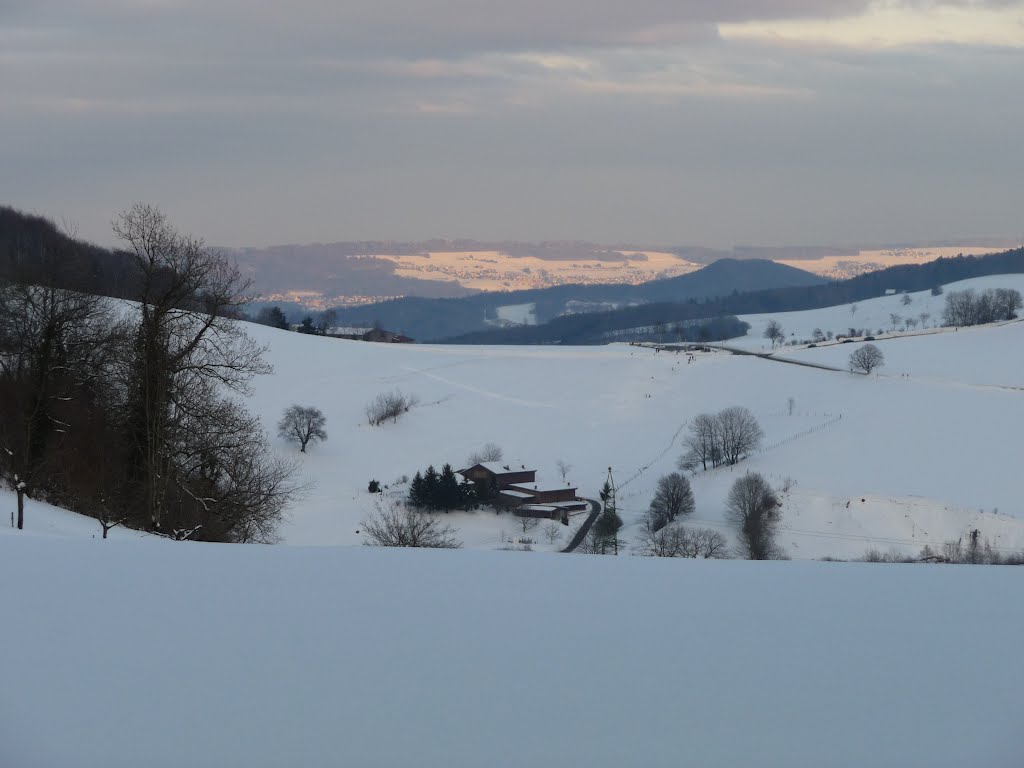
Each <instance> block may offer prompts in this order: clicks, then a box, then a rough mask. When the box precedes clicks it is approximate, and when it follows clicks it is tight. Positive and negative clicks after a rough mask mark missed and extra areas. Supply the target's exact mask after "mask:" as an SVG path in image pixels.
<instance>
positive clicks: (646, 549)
mask: <svg viewBox="0 0 1024 768" xmlns="http://www.w3.org/2000/svg"><path fill="white" fill-rule="evenodd" d="M683 537H684V531H683V528H682V527H681V526H675V525H667V526H664V527H662V528H658V529H657V530H655V529H653V528H651V527H650V526H645V527H644V529H643V530H642V531H640V533H639V535H638V536H637V538H636V540H635V541H634V543H633V552H635V553H636V554H638V555H640V556H641V557H682V549H683V545H682V540H683Z"/></svg>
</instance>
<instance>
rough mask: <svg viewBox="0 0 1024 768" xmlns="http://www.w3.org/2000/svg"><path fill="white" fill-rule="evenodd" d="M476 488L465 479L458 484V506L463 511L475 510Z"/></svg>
mask: <svg viewBox="0 0 1024 768" xmlns="http://www.w3.org/2000/svg"><path fill="white" fill-rule="evenodd" d="M476 503H477V501H476V487H475V486H474V485H473V484H472V483H471V482H469V480H468V479H467V478H465V477H464V478H462V482H461V483H460V484H459V506H460V507H462V508H463V509H476Z"/></svg>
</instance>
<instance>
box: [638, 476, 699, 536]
mask: <svg viewBox="0 0 1024 768" xmlns="http://www.w3.org/2000/svg"><path fill="white" fill-rule="evenodd" d="M694 508H695V506H694V501H693V491H692V490H691V489H690V481H689V480H687V479H686V477H685V476H683V475H682V474H680V473H679V472H671V473H669V474H667V475H664V476H663V477H660V478H658V487H657V489H656V490H655V492H654V498H653V499H652V500H651V506H650V509H649V510H648V512H647V519H648V527H650V528H652V529H654V530H658V529H659V528H663V527H665V526H666V525H667V524H668V523H671V522H672V521H673V520H675V519H676V518H677V517H679V516H680V515H688V514H691V513H692V512H693V510H694Z"/></svg>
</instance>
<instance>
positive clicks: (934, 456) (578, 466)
mask: <svg viewBox="0 0 1024 768" xmlns="http://www.w3.org/2000/svg"><path fill="white" fill-rule="evenodd" d="M991 280H992V283H993V284H1006V282H1007V281H998V280H995V279H991ZM890 298H891V297H890ZM939 298H941V297H939ZM920 300H921V297H920V296H915V297H914V301H915V302H917V301H920ZM880 301H881V300H880ZM864 303H865V304H866V303H867V302H864ZM842 311H845V310H842ZM809 314H810V313H809ZM858 314H859V313H858ZM787 322H790V323H791V324H792V321H791V320H787ZM808 322H809V323H810V322H813V323H814V324H817V323H818V321H817V320H813V319H811V320H808ZM250 332H251V333H252V334H253V335H254V336H256V337H257V338H258V339H259V340H260V341H261V342H264V343H266V344H268V345H269V347H270V351H269V355H268V357H269V359H270V360H271V361H272V362H273V364H274V366H275V369H276V373H275V374H274V375H273V376H265V377H262V378H260V379H258V380H257V381H256V391H255V395H254V397H253V400H252V401H251V403H250V406H251V407H252V408H253V409H254V410H256V411H257V412H258V413H261V414H263V416H264V419H265V421H266V423H268V424H273V423H274V421H275V420H276V418H277V416H278V415H279V414H280V413H281V411H282V410H283V409H284V408H285V407H287V406H288V405H289V404H291V403H300V404H303V405H316V406H318V407H320V408H322V409H323V410H324V413H325V414H326V415H327V419H328V422H327V426H328V432H329V433H330V439H329V440H328V441H327V442H326V443H323V444H317V445H313V446H310V447H309V448H308V449H307V453H306V454H299V453H298V451H297V449H296V448H294V447H293V446H290V445H288V444H286V443H284V442H283V441H276V442H275V445H276V447H277V448H278V449H279V450H281V451H283V452H288V453H291V454H292V455H294V456H296V457H298V458H299V459H300V460H301V462H302V466H303V471H304V473H305V475H306V476H307V477H308V478H310V479H312V480H314V481H315V482H316V483H317V488H316V489H315V490H314V491H313V492H312V493H311V494H310V495H309V497H308V498H307V499H306V500H305V501H303V502H302V503H300V504H298V505H296V506H295V508H294V509H293V510H292V511H291V514H290V517H289V520H288V522H287V523H286V524H285V525H284V526H283V528H282V534H283V536H284V540H285V541H286V542H287V543H290V544H328V545H329V544H357V543H360V542H361V541H362V536H361V534H360V533H359V532H358V531H359V530H360V522H361V521H362V520H363V519H364V518H365V516H366V515H367V514H369V513H370V512H372V511H373V507H374V502H375V501H376V500H377V499H376V497H374V496H373V495H371V494H369V493H368V492H367V490H366V487H367V484H368V482H369V481H370V479H377V480H379V481H381V482H382V483H385V484H387V485H388V486H390V487H389V488H388V490H387V493H390V494H392V495H394V496H401V495H403V494H404V489H403V488H401V487H399V486H396V485H395V481H396V479H397V478H399V477H400V476H402V475H408V476H412V475H413V474H414V473H415V472H416V470H422V469H425V468H426V466H427V465H428V464H433V465H434V466H435V467H437V468H440V466H441V465H442V464H443V463H445V462H450V463H451V464H452V466H453V467H455V468H456V469H458V468H460V467H462V466H464V465H465V463H466V459H467V457H468V455H469V454H470V453H471V452H473V451H474V450H477V449H479V448H480V447H481V446H482V445H484V444H485V443H488V442H494V443H497V444H498V445H500V446H501V447H502V448H503V449H504V453H505V457H506V460H508V461H512V460H514V461H515V463H516V465H517V466H518V464H520V463H525V464H526V466H527V467H528V468H531V469H532V468H536V469H538V470H539V473H540V474H543V475H546V476H548V477H559V475H558V474H557V468H556V466H555V463H556V461H557V460H559V459H563V460H565V461H567V462H568V463H569V464H571V465H572V467H573V468H572V470H571V472H570V473H569V475H568V478H567V480H568V481H569V482H570V483H571V484H573V485H576V486H578V488H579V493H580V495H582V496H585V497H589V498H596V497H597V494H598V491H599V490H600V487H601V485H602V483H603V482H604V480H605V478H606V476H607V473H608V467H609V466H611V467H612V468H613V474H614V478H615V480H616V482H617V484H618V486H619V503H620V512H621V513H622V516H623V517H624V519H625V521H626V523H627V527H626V529H625V531H624V536H625V538H626V539H633V538H635V536H636V534H637V532H638V530H639V525H640V520H641V516H642V515H643V513H644V511H645V510H646V508H647V506H648V504H649V502H650V499H651V497H652V495H653V493H654V488H655V484H656V482H657V479H658V477H660V476H661V475H664V474H666V473H668V472H671V471H673V470H674V469H675V463H676V460H677V459H678V457H679V455H680V454H681V452H682V445H681V441H682V438H683V436H684V435H685V430H686V425H687V424H688V423H689V421H690V420H691V419H692V418H693V417H694V416H695V415H697V414H699V413H702V412H708V411H716V410H718V409H721V408H724V407H727V406H731V405H744V406H746V407H748V408H750V409H751V410H752V411H753V412H754V414H755V415H756V416H757V418H758V419H759V420H760V422H761V424H762V426H763V427H764V430H765V433H766V438H765V441H764V449H763V450H762V451H761V452H759V453H757V454H755V455H754V456H752V457H750V458H749V459H747V460H745V461H744V462H742V463H741V464H740V465H739V466H737V467H734V468H726V469H719V470H715V471H711V472H707V473H704V472H701V473H698V474H697V475H696V476H694V477H693V479H692V483H693V488H694V494H695V496H696V502H697V511H696V513H695V514H694V516H693V518H694V519H693V521H692V522H693V523H694V524H700V525H709V526H712V527H716V528H718V529H719V530H723V531H725V532H727V533H730V534H731V532H730V531H729V529H728V528H727V527H725V526H724V524H723V507H724V499H725V497H726V494H727V493H728V489H729V486H730V485H731V483H732V482H733V481H734V480H735V479H736V477H738V476H739V475H740V474H741V473H743V472H746V471H748V470H754V471H758V472H762V473H764V474H765V475H766V476H767V477H768V479H769V480H770V481H771V482H773V483H774V484H775V485H776V486H782V485H784V484H787V480H789V481H791V482H790V483H789V486H790V490H789V492H788V493H787V494H786V498H785V500H784V501H785V506H784V513H783V528H784V529H785V531H784V536H783V541H782V543H783V545H784V547H785V549H786V550H787V552H788V553H789V555H790V556H791V557H796V558H819V557H824V556H834V557H845V558H852V557H859V556H861V555H862V554H863V553H864V552H865V550H867V549H868V548H871V547H874V548H880V549H883V550H887V549H889V548H890V547H895V548H897V549H899V550H901V551H903V552H906V553H912V554H916V553H918V552H919V551H920V549H921V548H922V546H924V545H925V544H931V545H938V546H941V544H942V543H943V542H945V541H948V540H955V539H958V538H963V537H965V536H967V535H968V532H969V531H970V530H971V529H972V528H979V529H980V530H981V535H982V538H983V539H985V538H987V539H989V540H990V542H991V543H992V544H993V545H995V546H997V547H1000V548H1002V549H1004V550H1007V551H1009V550H1019V549H1021V548H1024V520H1022V519H1020V518H1021V517H1022V516H1024V515H1022V513H1024V510H1022V509H1021V504H1020V495H1019V492H1018V487H1017V482H1016V476H1017V474H1018V472H1019V449H1020V432H1021V430H1020V428H1019V427H1012V426H1011V425H1012V424H1015V423H1016V424H1020V425H1024V399H1022V398H1024V391H1021V390H1016V389H1011V388H1008V387H1010V386H1014V385H1017V386H1019V385H1021V384H1022V383H1024V371H1021V355H1020V352H1019V351H1020V350H1021V349H1022V348H1024V324H1019V323H1018V324H1012V325H1007V326H1003V327H999V328H982V329H976V330H970V331H965V330H961V331H960V332H958V333H948V334H945V333H944V334H939V335H934V336H929V335H925V336H915V337H909V338H900V339H894V340H891V341H886V342H884V349H885V350H886V358H887V366H886V368H884V369H882V375H880V376H879V377H877V378H876V377H874V376H872V377H864V376H859V375H853V374H850V373H848V372H846V371H845V368H846V362H845V360H846V358H847V357H848V355H849V353H850V351H852V349H853V348H854V347H855V346H856V345H854V344H844V345H838V346H836V347H833V348H820V349H812V350H805V351H804V352H797V351H791V350H787V351H786V352H785V354H786V355H806V356H813V355H815V354H817V356H819V357H820V358H821V362H823V363H825V364H833V363H835V364H836V365H837V367H842V368H843V369H844V371H842V372H833V371H824V370H816V369H814V368H807V367H801V366H795V365H785V364H782V363H780V362H777V361H771V360H761V359H757V358H752V357H740V356H733V355H730V354H728V353H726V352H714V353H707V354H698V355H697V356H696V359H695V361H694V362H693V363H690V364H688V363H687V362H686V356H685V355H676V354H674V353H671V352H660V353H656V352H654V351H653V350H652V349H646V348H637V347H630V346H626V345H610V346H604V347H466V346H425V345H397V344H395V345H387V344H367V343H363V342H346V341H338V340H331V339H321V338H316V337H309V336H301V335H298V334H294V333H287V332H284V331H277V330H275V329H271V328H266V327H262V326H252V327H251V329H250ZM879 343H883V342H879ZM837 356H838V357H837ZM966 358H969V359H970V360H971V364H970V365H969V366H967V367H966V368H964V367H961V365H960V364H959V360H960V359H966ZM814 359H817V358H814ZM904 371H912V372H914V374H913V375H912V376H911V377H910V378H904V377H901V376H898V375H896V373H897V372H904ZM918 373H920V375H918ZM392 388H400V389H401V390H402V391H404V392H406V393H409V394H415V395H416V396H418V397H419V399H420V403H421V404H420V405H419V406H418V407H416V408H414V409H413V410H412V411H411V412H410V413H408V414H406V415H404V416H403V417H402V418H400V419H399V421H398V422H397V423H394V424H392V423H389V424H385V425H384V426H382V427H370V426H369V425H367V424H366V421H365V418H364V416H363V408H364V406H365V405H366V403H368V402H369V401H370V400H371V399H372V398H373V397H374V396H375V395H376V393H378V392H380V391H383V390H389V389H392ZM648 395H650V397H648ZM788 397H793V398H794V399H795V401H796V409H795V412H794V413H793V415H792V416H790V415H789V414H788V411H787V407H786V400H787V398H788ZM275 440H276V438H275ZM445 517H446V518H447V520H446V521H447V522H450V523H451V524H452V525H453V526H455V527H456V528H457V529H458V530H459V536H460V538H461V539H462V540H463V541H464V542H465V544H466V546H467V547H472V548H485V549H493V548H495V547H497V546H499V545H502V544H503V543H505V542H507V541H508V540H509V538H511V537H512V535H513V534H515V533H516V530H517V528H518V523H517V522H516V520H515V519H514V518H512V517H511V516H510V515H508V514H507V513H506V514H501V515H498V514H496V513H495V512H493V511H490V510H481V511H477V512H472V513H454V512H453V513H451V514H450V515H445ZM580 519H582V518H580ZM574 524H575V521H574ZM519 533H520V534H521V531H520V532H519ZM538 534H539V531H537V532H535V533H534V538H535V539H536V540H537V542H536V547H535V548H538V549H540V548H552V547H549V546H548V545H547V543H546V542H541V541H540V539H541V538H543V537H542V536H540V535H538ZM568 538H569V531H568V530H567V531H565V532H564V535H563V536H562V538H561V540H560V542H558V543H556V545H555V546H554V547H553V548H558V547H559V546H563V545H564V544H565V543H566V542H567V541H568Z"/></svg>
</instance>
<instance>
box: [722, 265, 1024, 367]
mask: <svg viewBox="0 0 1024 768" xmlns="http://www.w3.org/2000/svg"><path fill="white" fill-rule="evenodd" d="M896 287H898V286H896ZM968 288H970V289H973V290H975V291H983V290H985V289H988V288H1014V289H1016V290H1018V291H1020V292H1021V293H1024V275H989V276H986V277H975V278H971V279H970V280H961V281H959V282H956V283H949V284H948V285H946V286H944V287H943V290H944V293H942V294H940V295H938V296H932V295H931V291H918V292H914V293H908V294H906V295H907V296H910V304H906V305H904V304H903V296H904V294H900V293H897V294H895V295H893V296H881V297H878V298H875V299H868V300H866V301H857V302H853V303H852V305H853V306H856V310H855V311H853V312H851V311H850V307H851V304H840V305H838V306H834V307H824V308H823V309H809V310H804V311H802V312H775V313H767V314H761V315H741V316H740V320H744V321H746V322H748V323H750V330H749V331H747V335H746V336H744V337H742V338H739V339H730V340H729V341H728V342H726V343H727V344H728V345H729V346H735V347H742V348H745V349H751V350H755V351H758V352H770V351H771V348H772V347H771V342H769V341H768V339H766V338H764V330H765V328H766V327H767V325H768V321H769V320H778V321H779V323H780V324H781V325H782V330H783V331H784V332H785V334H786V342H787V343H788V342H789V341H794V340H795V341H804V340H810V338H811V334H812V333H813V332H814V329H815V328H820V329H821V330H822V332H823V333H828V332H829V331H832V332H833V334H834V335H846V334H847V331H848V330H849V329H850V328H851V327H853V328H857V329H861V330H863V329H867V331H868V334H869V335H871V336H877V335H878V333H877V332H878V331H879V330H880V329H881V330H883V331H885V332H887V333H888V332H889V331H891V329H892V322H891V321H890V317H889V316H890V315H892V314H897V315H899V316H900V317H902V318H908V317H912V318H914V319H915V320H917V321H918V326H917V330H916V331H915V332H920V331H921V330H922V326H921V321H920V316H921V314H922V313H927V314H928V315H930V316H931V317H929V318H928V319H927V320H926V321H925V322H926V324H927V326H928V327H927V328H926V329H924V330H928V329H935V328H936V326H939V325H941V324H942V310H943V308H944V307H945V306H946V295H945V294H946V293H948V292H950V291H963V290H967V289H968ZM950 330H951V331H952V329H950ZM847 354H849V350H847Z"/></svg>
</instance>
